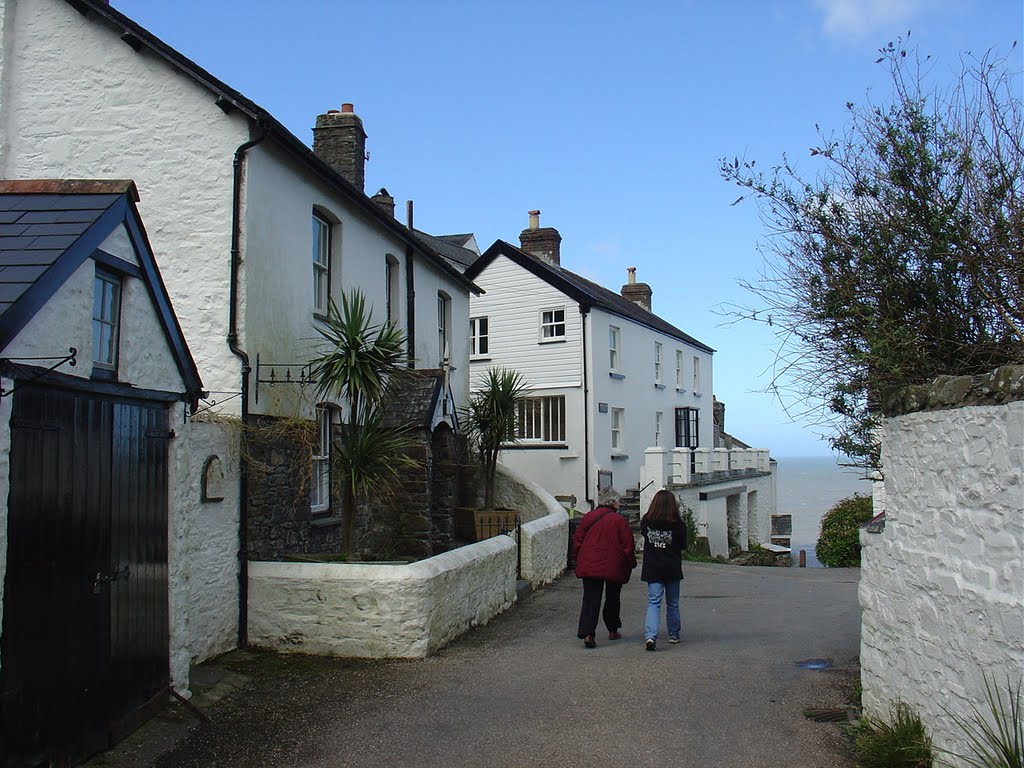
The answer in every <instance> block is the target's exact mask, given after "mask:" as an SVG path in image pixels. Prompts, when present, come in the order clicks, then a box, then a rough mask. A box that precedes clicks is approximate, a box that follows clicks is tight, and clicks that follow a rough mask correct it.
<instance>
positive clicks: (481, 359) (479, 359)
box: [469, 355, 491, 363]
mask: <svg viewBox="0 0 1024 768" xmlns="http://www.w3.org/2000/svg"><path fill="white" fill-rule="evenodd" d="M490 359H491V356H490V355H471V356H470V358H469V362H471V363H485V362H487V361H488V360H490Z"/></svg>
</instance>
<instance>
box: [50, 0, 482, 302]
mask: <svg viewBox="0 0 1024 768" xmlns="http://www.w3.org/2000/svg"><path fill="white" fill-rule="evenodd" d="M65 2H66V3H67V4H68V5H70V6H71V7H72V8H74V9H75V10H76V11H78V12H80V13H82V14H83V15H84V16H86V17H88V18H94V19H95V18H101V19H103V20H104V21H105V22H106V23H107V24H109V25H110V26H112V27H113V28H114V29H116V30H117V31H118V32H119V33H120V36H121V39H122V40H123V41H124V42H125V44H126V45H128V46H130V47H131V48H133V49H134V50H136V51H138V50H140V49H142V48H146V49H147V50H149V51H150V52H152V53H153V54H155V55H156V56H157V57H159V58H162V59H164V60H165V61H166V62H167V63H168V64H169V65H170V66H171V67H172V68H173V69H175V70H177V71H179V72H181V73H182V74H183V75H185V76H186V77H189V78H191V79H192V80H194V81H195V82H197V83H198V84H199V85H201V86H203V87H204V88H206V89H207V90H209V91H210V92H211V93H212V94H213V96H214V97H215V103H216V105H217V106H218V107H220V109H221V110H223V111H224V112H225V113H230V112H231V111H233V110H238V111H239V112H241V113H242V114H244V115H247V116H248V117H249V118H250V119H251V120H252V121H253V122H254V123H255V124H256V127H257V128H258V129H262V130H264V131H266V135H267V136H268V137H269V138H271V139H272V140H274V141H276V142H277V143H278V144H279V145H281V146H282V147H283V148H284V149H286V150H287V151H289V152H290V153H292V155H293V156H295V157H296V158H297V159H298V160H299V161H301V162H302V163H304V164H305V165H306V166H308V167H309V169H310V170H311V171H312V172H313V173H314V174H316V175H317V176H319V177H320V178H322V179H323V180H325V181H326V182H327V183H329V184H330V185H331V186H332V187H333V188H334V189H335V190H337V191H338V192H339V193H340V194H341V195H342V196H344V197H346V198H347V199H348V200H349V201H350V202H352V203H353V204H354V205H355V206H356V207H358V208H359V209H360V210H361V211H362V212H363V213H365V214H366V215H367V216H368V217H369V218H370V219H372V220H374V221H376V222H377V223H378V224H379V225H381V226H383V227H384V228H386V229H389V230H391V232H392V233H394V234H395V235H397V236H398V237H399V238H400V239H401V240H403V241H404V242H406V243H408V244H410V245H412V246H413V247H414V248H416V249H417V250H419V251H420V252H421V253H423V255H424V256H426V257H427V259H428V260H429V261H430V262H432V263H433V264H434V265H435V266H436V267H438V268H439V269H440V270H441V271H442V272H444V273H445V274H447V275H448V276H449V277H451V278H453V279H455V280H456V281H457V282H458V283H459V284H460V285H463V286H465V287H466V288H467V289H468V290H470V291H471V292H473V293H480V289H479V287H478V286H476V285H474V284H473V283H472V282H471V281H469V280H467V279H466V277H465V276H464V275H463V273H462V271H461V270H460V269H457V268H455V267H454V266H452V265H451V264H449V263H448V261H447V260H446V259H445V257H444V256H442V255H441V254H439V253H436V252H434V251H433V250H432V249H431V248H430V246H429V245H427V244H425V243H423V241H422V240H421V239H419V238H417V237H416V236H415V235H413V234H412V233H411V232H410V231H409V228H408V227H406V226H405V225H403V224H402V223H401V222H399V221H398V220H397V219H396V218H395V217H394V216H391V215H389V214H387V213H385V212H384V210H383V209H382V208H381V207H380V206H379V205H377V204H376V203H375V202H373V201H372V200H371V199H370V198H369V197H368V196H367V195H366V193H365V192H363V190H361V189H358V188H357V187H356V186H355V185H353V184H352V183H350V182H349V181H348V179H346V178H345V177H343V176H342V175H341V174H340V173H338V172H337V171H335V170H334V169H333V168H331V167H330V166H329V165H328V164H327V163H325V162H324V161H323V160H321V159H320V158H319V157H317V156H316V154H315V153H314V152H313V150H312V149H310V148H309V147H308V146H307V145H306V144H305V143H304V142H302V141H301V140H300V139H299V138H298V137H297V136H295V135H294V134H293V133H292V132H291V131H289V130H288V129H287V128H285V127H284V125H283V124H282V123H281V122H279V121H278V120H277V119H276V118H275V117H274V116H273V115H271V114H270V113H269V112H268V111H267V110H265V109H263V107H261V106H259V105H258V104H257V103H256V102H254V101H252V100H251V99H248V98H246V97H245V96H243V95H242V94H241V92H239V91H236V90H235V89H234V88H232V87H231V86H229V85H227V84H226V83H224V82H223V81H221V80H219V79H218V78H216V77H214V76H213V75H212V74H210V73H209V72H207V71H206V70H205V69H203V68H202V67H200V66H199V65H198V64H196V63H195V62H194V61H192V60H191V59H189V58H188V57H187V56H185V55H184V54H182V53H180V52H179V51H177V50H175V49H174V48H172V47H171V46H169V45H168V44H167V43H165V42H164V41H163V40H161V39H160V38H158V37H157V36H156V35H154V34H153V33H152V32H150V31H149V30H148V29H146V28H145V27H143V26H141V25H139V24H138V23H137V22H135V21H133V20H132V19H130V18H128V17H127V16H125V15H124V14H123V13H121V12H120V11H118V10H117V9H116V8H113V7H112V6H111V5H110V3H109V0H65Z"/></svg>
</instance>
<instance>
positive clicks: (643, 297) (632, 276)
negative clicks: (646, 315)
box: [621, 267, 653, 312]
mask: <svg viewBox="0 0 1024 768" xmlns="http://www.w3.org/2000/svg"><path fill="white" fill-rule="evenodd" d="M626 273H627V274H628V275H629V278H628V280H629V282H627V283H626V284H625V285H624V286H622V291H621V293H622V298H624V299H629V300H630V301H632V302H633V303H634V304H639V305H640V306H641V307H643V308H644V309H646V310H647V311H648V312H650V311H651V296H652V295H653V291H651V286H649V285H648V284H647V283H638V282H637V281H636V267H629V268H628V269H626Z"/></svg>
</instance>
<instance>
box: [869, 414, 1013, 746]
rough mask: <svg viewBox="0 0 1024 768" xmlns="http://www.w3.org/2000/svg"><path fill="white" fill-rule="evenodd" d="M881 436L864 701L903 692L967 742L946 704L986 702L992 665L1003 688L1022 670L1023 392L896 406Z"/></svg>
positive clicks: (940, 727) (880, 713) (948, 740)
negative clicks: (881, 518) (1012, 398)
mask: <svg viewBox="0 0 1024 768" xmlns="http://www.w3.org/2000/svg"><path fill="white" fill-rule="evenodd" d="M882 444H883V463H884V467H885V481H884V482H885V495H886V501H885V512H886V522H885V528H884V530H883V531H882V532H881V533H880V534H869V533H867V532H865V531H862V532H861V535H860V538H861V545H862V547H863V549H862V571H861V581H860V602H861V606H862V608H863V629H862V634H861V667H862V682H863V705H864V712H865V714H867V715H869V716H875V717H880V718H883V719H888V716H889V711H890V706H891V704H892V703H893V702H895V701H896V700H900V701H903V702H905V703H906V704H909V705H910V706H911V707H912V708H913V710H914V711H915V712H916V713H917V714H918V715H919V716H920V717H921V719H922V721H923V722H924V724H925V726H926V727H927V729H928V732H929V733H930V734H931V736H932V739H933V741H934V743H935V744H936V746H938V747H941V748H947V749H952V750H954V751H959V752H964V751H966V748H967V745H966V744H965V743H964V742H963V739H962V736H961V735H960V734H959V732H958V730H957V728H956V727H955V725H954V724H953V722H952V721H951V719H950V717H949V715H948V714H947V712H946V711H945V710H949V711H951V712H954V713H956V714H957V715H959V716H961V717H969V716H970V714H971V706H972V705H974V706H977V707H978V708H979V709H981V710H984V709H985V707H986V700H985V687H984V683H983V674H987V675H988V677H989V679H990V680H991V679H992V678H993V677H994V678H995V680H996V681H997V682H1000V683H1001V685H1002V687H1003V689H1004V698H1005V686H1006V679H1007V675H1009V677H1010V679H1011V680H1012V681H1014V682H1016V681H1017V680H1019V679H1020V676H1021V674H1022V673H1024V478H1022V473H1024V402H1020V401H1018V402H1013V403H1010V404H1008V405H975V406H968V407H961V408H954V409H950V410H943V411H930V412H921V413H911V414H907V415H903V416H897V417H894V418H890V419H887V420H886V422H885V426H884V430H883V439H882ZM952 764H954V765H955V764H956V763H952Z"/></svg>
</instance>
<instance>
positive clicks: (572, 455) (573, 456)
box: [558, 453, 580, 461]
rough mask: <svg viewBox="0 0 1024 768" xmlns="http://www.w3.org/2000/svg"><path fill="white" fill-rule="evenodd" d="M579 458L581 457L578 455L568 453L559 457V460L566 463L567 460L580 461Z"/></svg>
mask: <svg viewBox="0 0 1024 768" xmlns="http://www.w3.org/2000/svg"><path fill="white" fill-rule="evenodd" d="M579 457H580V455H579V454H578V453H566V454H563V455H561V456H559V457H558V459H559V461H564V460H565V459H578V458H579Z"/></svg>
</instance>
